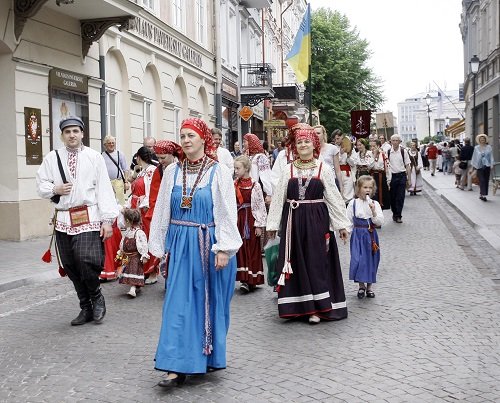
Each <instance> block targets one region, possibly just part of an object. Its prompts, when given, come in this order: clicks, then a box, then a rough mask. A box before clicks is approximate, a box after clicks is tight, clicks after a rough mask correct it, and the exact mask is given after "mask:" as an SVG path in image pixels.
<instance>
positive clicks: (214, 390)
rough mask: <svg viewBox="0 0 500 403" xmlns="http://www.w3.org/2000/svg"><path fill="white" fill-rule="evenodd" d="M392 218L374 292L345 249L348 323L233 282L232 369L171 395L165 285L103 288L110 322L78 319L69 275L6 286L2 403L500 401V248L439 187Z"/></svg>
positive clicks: (0, 319)
mask: <svg viewBox="0 0 500 403" xmlns="http://www.w3.org/2000/svg"><path fill="white" fill-rule="evenodd" d="M385 216H386V222H387V224H386V225H385V226H384V227H383V229H381V230H380V232H379V235H380V239H381V252H382V261H381V265H380V269H379V275H378V283H377V284H376V287H375V288H374V290H375V292H376V298H375V299H372V300H369V299H363V300H358V298H357V297H356V289H357V287H356V286H355V285H354V284H352V283H351V282H349V281H348V269H349V245H348V244H347V245H342V244H341V245H339V249H340V254H341V261H342V268H343V273H344V283H345V286H346V294H347V303H348V309H349V317H348V319H346V320H343V321H340V322H321V323H320V324H319V325H316V326H311V325H309V324H308V323H305V322H298V321H285V320H281V319H279V318H278V316H277V306H276V298H275V295H274V294H273V292H272V289H271V288H270V287H268V286H263V287H261V288H260V289H259V290H257V291H256V292H254V293H252V294H249V295H242V294H241V293H240V292H239V290H237V291H236V292H235V295H234V298H233V303H232V319H231V320H232V323H231V327H230V331H229V336H228V368H227V369H226V370H225V371H219V372H216V373H211V374H208V375H206V376H193V377H190V378H189V379H188V381H187V383H186V384H185V385H184V386H183V387H176V388H174V389H171V390H167V391H165V390H162V389H161V388H159V387H158V386H156V384H157V383H158V381H159V380H160V379H161V378H162V376H163V375H164V374H163V373H161V372H158V371H155V370H154V369H153V367H154V362H153V357H154V353H155V349H156V343H157V340H158V335H159V328H160V320H161V307H162V300H163V284H159V283H158V284H156V285H153V286H148V287H146V288H145V289H144V290H143V291H142V295H140V296H139V297H138V298H137V299H135V300H129V299H128V298H127V296H126V295H125V292H126V286H121V285H119V284H117V283H107V284H104V285H103V288H104V294H105V296H106V302H107V307H108V313H107V316H106V318H105V320H104V324H102V325H101V326H96V325H94V324H92V323H90V324H87V325H84V326H80V327H71V326H70V325H69V321H70V320H71V319H73V317H74V316H76V314H77V313H78V305H77V299H76V296H75V293H74V291H73V287H72V285H71V284H70V282H69V281H68V280H67V279H57V280H49V281H45V282H41V283H40V282H39V283H37V284H31V285H27V286H25V287H20V288H16V289H12V290H9V291H5V292H3V293H0V340H1V342H0V362H1V366H0V401H1V402H80V401H82V402H83V401H88V402H151V401H172V402H178V401H189V402H231V401H243V402H290V401H293V402H309V401H311V402H313V401H324V402H342V401H346V402H361V401H369V402H436V401H449V402H457V401H463V402H498V401H500V388H499V385H500V356H499V354H498V351H499V350H498V346H499V342H500V328H499V326H498V323H499V320H500V302H499V295H500V292H499V284H498V283H497V282H498V278H500V276H499V274H498V267H500V258H499V255H498V252H496V251H495V250H494V249H493V248H491V247H490V246H489V245H488V243H487V242H486V241H484V240H483V239H482V238H480V237H478V236H477V233H475V230H474V229H473V228H472V227H470V225H469V224H468V223H467V222H466V221H464V220H463V219H462V218H461V217H460V216H459V215H458V213H457V212H456V211H455V210H454V209H452V208H451V207H449V206H448V205H447V204H446V203H445V202H444V201H443V200H442V199H440V198H439V197H437V196H436V195H435V194H434V193H433V192H432V191H431V192H429V193H424V195H419V196H414V197H409V196H407V198H406V204H405V209H404V211H403V221H404V223H403V224H395V223H393V222H392V220H391V216H390V213H387V212H385ZM12 267H13V268H14V267H15V265H14V264H13V265H12ZM495 280H496V281H497V282H495Z"/></svg>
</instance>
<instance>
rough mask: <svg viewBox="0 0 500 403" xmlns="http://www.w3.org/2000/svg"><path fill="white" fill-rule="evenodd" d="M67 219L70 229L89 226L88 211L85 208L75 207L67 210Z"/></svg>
mask: <svg viewBox="0 0 500 403" xmlns="http://www.w3.org/2000/svg"><path fill="white" fill-rule="evenodd" d="M69 218H70V220H71V226H72V227H79V226H80V225H84V224H89V223H90V220H89V209H88V207H87V206H77V207H73V208H70V209H69Z"/></svg>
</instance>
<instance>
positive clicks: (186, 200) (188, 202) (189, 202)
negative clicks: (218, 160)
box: [181, 155, 208, 209]
mask: <svg viewBox="0 0 500 403" xmlns="http://www.w3.org/2000/svg"><path fill="white" fill-rule="evenodd" d="M207 162H208V157H207V156H206V155H205V156H204V157H203V161H202V162H201V165H200V168H199V169H198V175H196V180H195V181H194V184H193V186H192V187H191V191H190V192H189V195H188V194H187V171H188V159H187V158H186V159H185V160H184V162H183V164H182V199H181V208H185V209H191V208H192V207H193V194H194V191H195V190H196V188H197V186H198V185H199V183H200V181H201V178H202V177H203V174H204V172H205V167H206V166H207ZM195 172H196V171H195Z"/></svg>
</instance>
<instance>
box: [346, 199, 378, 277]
mask: <svg viewBox="0 0 500 403" xmlns="http://www.w3.org/2000/svg"><path fill="white" fill-rule="evenodd" d="M365 203H366V202H365V201H362V200H361V199H353V200H351V202H350V203H349V206H348V216H349V215H350V214H349V213H350V212H351V209H352V217H351V220H352V224H353V228H352V233H351V244H350V246H351V248H350V249H351V264H350V266H349V280H354V281H355V282H357V283H376V282H377V270H378V265H379V263H380V249H379V240H378V234H377V231H376V229H375V228H374V225H373V224H374V222H373V221H372V218H360V217H358V216H359V215H360V211H359V210H360V209H359V207H364V206H362V204H365ZM373 203H376V209H377V216H378V217H379V220H377V222H376V223H375V224H377V225H381V224H382V222H383V216H382V210H381V208H380V204H379V203H378V202H377V201H373ZM356 205H358V212H356ZM363 211H365V212H366V211H367V210H366V207H365V208H364V209H363ZM357 215H358V216H357ZM362 215H363V216H364V215H366V213H365V214H362ZM380 219H381V220H382V221H380ZM375 245H376V246H375Z"/></svg>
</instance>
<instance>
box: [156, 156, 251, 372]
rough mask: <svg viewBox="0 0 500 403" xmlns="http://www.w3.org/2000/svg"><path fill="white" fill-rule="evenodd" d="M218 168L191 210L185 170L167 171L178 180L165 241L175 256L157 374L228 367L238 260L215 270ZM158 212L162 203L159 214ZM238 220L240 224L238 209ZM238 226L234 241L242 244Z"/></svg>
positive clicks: (171, 258) (170, 265)
mask: <svg viewBox="0 0 500 403" xmlns="http://www.w3.org/2000/svg"><path fill="white" fill-rule="evenodd" d="M169 168H170V167H169ZM219 169H222V168H221V167H220V166H219V165H218V164H214V165H213V167H212V168H211V171H210V170H209V171H208V172H207V174H206V175H207V176H209V180H208V183H206V182H207V181H205V185H200V186H199V187H198V188H197V190H196V191H195V193H194V196H193V199H192V208H190V209H189V208H181V207H180V205H181V198H182V186H180V185H178V184H176V182H177V176H178V175H179V176H181V177H182V171H181V170H180V169H179V167H178V166H176V167H175V174H174V172H172V170H169V171H167V172H166V174H170V175H172V176H173V177H174V180H173V187H172V190H171V199H170V205H169V207H170V210H171V215H170V220H169V226H168V232H167V235H166V240H165V251H167V252H169V253H170V256H169V263H168V278H167V286H166V294H165V300H164V304H163V323H162V326H161V331H160V339H159V342H158V348H157V351H156V357H155V361H156V363H155V368H156V369H158V370H162V371H169V372H178V373H183V374H201V373H205V372H207V369H209V368H216V369H219V368H225V367H226V336H227V332H228V329H229V307H230V302H231V297H232V295H233V292H234V285H235V279H236V258H235V257H234V256H233V257H231V258H230V259H229V264H228V265H227V266H226V267H225V268H223V269H221V270H217V271H216V270H215V253H214V252H213V251H211V249H212V246H213V245H214V244H215V243H216V229H215V226H214V200H213V196H212V190H211V188H212V182H213V181H214V174H215V172H216V171H217V170H219ZM223 173H224V174H227V176H228V178H227V180H228V181H229V182H228V189H229V191H233V192H234V188H232V179H231V177H230V175H229V174H228V173H229V171H227V172H223ZM171 185H172V184H171ZM162 187H163V184H162ZM165 187H167V186H165ZM228 189H225V190H226V191H227V190H228ZM161 190H162V189H160V192H161ZM164 190H167V189H164ZM187 190H188V192H189V191H190V189H189V188H188V189H187ZM167 191H168V190H167ZM221 192H224V189H221ZM227 198H228V199H229V196H228V197H227ZM232 199H234V197H232ZM158 207H159V206H158V204H157V205H156V207H155V214H156V213H157V211H156V209H158ZM159 214H161V213H159ZM234 218H235V220H234V222H235V224H236V208H234ZM153 220H155V216H153ZM235 224H234V227H235V231H236V233H235V234H234V237H236V238H234V239H237V237H238V230H237V227H236V225H235ZM239 244H241V239H240V241H239ZM236 249H237V248H236ZM232 252H233V253H231V254H234V252H235V251H232ZM205 262H206V263H205ZM204 267H205V269H204Z"/></svg>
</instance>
